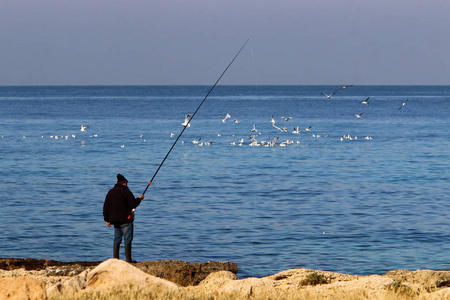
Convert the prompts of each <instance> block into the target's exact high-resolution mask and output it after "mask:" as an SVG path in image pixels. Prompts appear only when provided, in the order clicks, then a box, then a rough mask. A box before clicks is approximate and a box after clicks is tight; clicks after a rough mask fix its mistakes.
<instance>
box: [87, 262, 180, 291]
mask: <svg viewBox="0 0 450 300" xmlns="http://www.w3.org/2000/svg"><path fill="white" fill-rule="evenodd" d="M121 286H123V287H145V288H147V289H156V290H163V291H177V290H178V289H179V288H178V285H176V284H175V283H173V282H170V281H168V280H165V279H161V278H158V277H155V276H152V275H149V274H147V273H145V272H143V271H141V270H139V269H138V268H136V267H134V266H133V265H132V264H130V263H127V262H125V261H123V260H118V259H114V258H111V259H108V260H107V261H104V262H102V263H101V264H100V265H98V266H97V267H96V268H95V269H93V270H92V271H90V272H89V273H88V274H87V277H86V289H90V290H111V289H113V288H120V287H121Z"/></svg>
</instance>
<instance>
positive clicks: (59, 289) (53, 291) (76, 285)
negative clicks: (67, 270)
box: [47, 270, 88, 297]
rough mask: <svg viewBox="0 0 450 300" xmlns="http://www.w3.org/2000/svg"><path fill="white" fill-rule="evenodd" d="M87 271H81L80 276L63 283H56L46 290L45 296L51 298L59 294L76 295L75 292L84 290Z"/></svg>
mask: <svg viewBox="0 0 450 300" xmlns="http://www.w3.org/2000/svg"><path fill="white" fill-rule="evenodd" d="M87 274H88V271H87V270H86V271H83V272H82V273H81V274H79V275H77V276H74V277H72V278H71V279H69V280H67V281H66V282H64V283H57V284H56V285H54V286H51V287H50V288H48V289H47V295H48V296H49V297H53V296H56V295H61V294H68V293H76V292H77V291H80V290H83V289H85V288H86V278H87Z"/></svg>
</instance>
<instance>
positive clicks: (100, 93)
mask: <svg viewBox="0 0 450 300" xmlns="http://www.w3.org/2000/svg"><path fill="white" fill-rule="evenodd" d="M336 88H338V87H337V86H217V87H216V89H215V90H214V91H213V93H212V94H211V95H210V96H209V98H208V99H207V100H206V101H205V103H204V105H203V106H202V108H201V109H200V110H199V111H198V113H197V115H196V116H195V118H194V119H193V120H192V123H191V127H189V128H187V130H186V131H185V132H184V134H183V136H182V137H181V138H180V140H179V143H178V144H177V145H176V146H175V147H174V149H173V151H172V153H171V154H170V156H169V157H168V159H167V160H166V162H165V164H164V165H163V167H162V168H161V169H160V171H159V173H158V174H157V176H156V178H155V180H154V181H153V184H152V185H151V186H150V188H149V189H148V191H147V193H146V194H145V196H146V199H145V200H144V202H143V203H142V205H141V206H140V207H139V208H138V210H137V211H136V222H135V239H134V241H133V244H134V258H135V259H137V260H139V261H143V260H167V259H171V260H186V261H190V262H204V261H208V260H209V261H214V260H223V261H233V262H236V263H237V264H238V266H239V273H238V276H239V277H241V278H243V277H248V276H257V277H261V276H266V275H271V274H275V273H277V272H280V271H282V270H286V269H289V268H311V269H320V270H329V271H335V272H344V273H351V274H361V275H364V274H380V273H383V272H386V271H388V270H391V269H411V270H415V269H439V270H450V261H449V260H448V256H449V254H450V231H449V227H450V223H449V220H450V202H449V192H450V191H449V184H448V183H449V177H450V176H449V174H450V172H449V169H450V150H449V149H450V86H353V87H350V88H347V89H345V90H340V91H339V92H338V93H337V94H336V95H334V96H333V97H332V98H331V99H330V100H327V99H326V98H325V97H324V96H322V95H321V93H322V92H324V93H331V92H332V91H334V90H335V89H336ZM209 89H210V87H209V86H101V87H97V86H92V87H71V86H70V87H0V135H1V137H0V164H1V171H0V176H1V181H0V182H1V183H0V184H1V188H0V199H1V209H0V222H1V224H3V226H2V230H1V235H0V257H22V258H40V259H44V258H48V259H54V260H62V261H76V260H89V261H94V260H105V259H107V258H109V257H110V256H111V254H112V238H113V231H112V229H111V228H108V227H106V226H105V225H104V222H103V217H102V205H103V201H104V197H105V195H106V193H107V191H108V190H109V189H110V188H111V187H112V186H113V185H114V183H115V180H116V178H115V176H116V174H117V173H122V174H123V175H124V176H125V177H127V179H128V180H129V181H130V183H129V187H130V189H131V190H132V191H133V192H134V194H135V195H136V196H137V195H139V194H140V193H142V192H143V190H144V189H145V187H146V186H147V183H148V181H149V180H150V178H151V177H152V175H153V174H154V172H155V171H156V169H157V167H158V165H159V164H160V163H161V161H162V159H163V158H164V156H165V154H166V153H167V151H168V150H169V148H170V147H171V145H172V143H173V142H174V141H175V138H176V136H177V135H178V134H179V133H180V132H181V130H182V129H183V127H182V126H181V123H182V122H183V120H184V115H185V114H189V113H193V112H194V111H195V109H196V108H197V106H198V105H199V104H200V102H201V101H202V100H203V98H204V97H205V95H206V94H207V92H208V90H209ZM367 97H370V104H369V105H363V104H361V103H360V102H361V101H363V100H364V99H365V98H367ZM406 99H409V101H408V102H407V103H406V105H405V106H404V107H403V108H402V109H401V110H399V107H400V105H401V103H402V102H403V101H404V100H406ZM361 112H363V115H362V117H361V118H360V119H358V118H356V116H355V114H356V113H361ZM227 113H229V114H230V115H231V118H230V119H229V120H228V121H227V122H225V123H223V122H222V121H221V118H219V116H222V117H223V116H225V115H226V114H227ZM272 115H273V116H274V119H275V121H276V125H277V126H278V127H280V128H281V127H287V128H288V129H289V132H287V133H286V132H281V131H278V130H277V129H276V128H273V127H272V123H271V122H270V117H271V116H272ZM282 116H286V117H288V116H289V117H292V119H291V120H290V121H288V122H287V121H285V120H283V119H281V117H282ZM234 120H238V121H239V123H235V122H234ZM82 124H84V125H88V126H89V128H88V129H87V131H86V132H81V131H80V125H82ZM254 124H255V125H256V126H257V129H258V132H257V134H258V135H257V137H256V139H257V140H259V141H268V140H270V139H273V138H275V137H279V140H278V141H277V144H276V145H275V146H274V147H263V146H249V145H248V144H249V143H250V142H251V140H250V139H249V137H250V135H252V134H254V133H252V132H251V129H252V128H253V125H254ZM294 126H300V129H301V130H302V132H301V133H300V134H293V133H291V131H292V130H293V127H294ZM309 126H312V127H311V131H310V132H307V131H305V128H307V127H309ZM171 133H174V134H175V136H174V137H171V136H170V135H171ZM218 134H220V135H221V136H218ZM72 135H73V136H72ZM55 136H57V137H58V138H55ZM343 136H351V137H352V139H344V140H341V137H343ZM366 136H370V137H372V139H365V138H364V137H366ZM355 137H357V139H355ZM199 138H201V141H202V142H212V143H213V144H212V145H210V146H206V145H203V146H199V145H195V144H193V143H192V141H193V140H197V139H199ZM240 139H244V142H243V143H242V145H241V146H239V140H240ZM286 140H292V141H294V143H292V144H289V145H287V146H286V147H283V146H280V143H281V142H284V141H286ZM182 142H184V144H183V143H182ZM233 142H234V143H235V145H231V143H233Z"/></svg>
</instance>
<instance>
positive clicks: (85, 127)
mask: <svg viewBox="0 0 450 300" xmlns="http://www.w3.org/2000/svg"><path fill="white" fill-rule="evenodd" d="M87 128H89V126H84V125H81V129H80V131H86V129H87Z"/></svg>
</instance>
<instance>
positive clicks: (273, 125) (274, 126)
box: [272, 124, 284, 132]
mask: <svg viewBox="0 0 450 300" xmlns="http://www.w3.org/2000/svg"><path fill="white" fill-rule="evenodd" d="M272 127H273V128H276V129H278V130H279V131H281V132H283V131H284V130H283V129H281V128H280V127H278V126H277V125H275V124H272Z"/></svg>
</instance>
